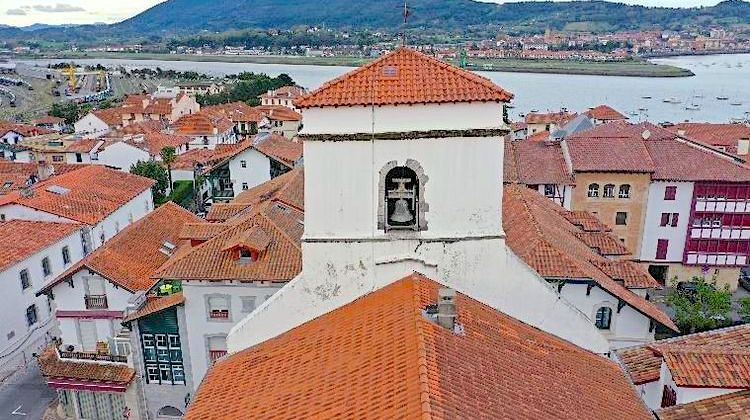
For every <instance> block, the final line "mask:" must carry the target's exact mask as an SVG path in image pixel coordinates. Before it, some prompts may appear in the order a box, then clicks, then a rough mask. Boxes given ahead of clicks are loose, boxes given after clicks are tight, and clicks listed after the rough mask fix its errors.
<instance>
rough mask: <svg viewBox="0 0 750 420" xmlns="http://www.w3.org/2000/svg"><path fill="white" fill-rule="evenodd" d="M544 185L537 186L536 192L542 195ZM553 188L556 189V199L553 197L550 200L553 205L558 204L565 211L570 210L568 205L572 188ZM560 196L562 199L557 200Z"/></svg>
mask: <svg viewBox="0 0 750 420" xmlns="http://www.w3.org/2000/svg"><path fill="white" fill-rule="evenodd" d="M544 185H545V184H539V185H538V186H537V191H538V192H539V194H541V195H544ZM555 187H556V191H558V193H557V197H555V198H554V199H552V198H550V200H552V201H553V202H554V203H555V204H558V205H560V206H562V207H564V208H565V209H567V210H570V208H571V207H570V203H571V200H572V198H573V186H572V185H561V184H560V185H556V186H555ZM560 196H562V199H560V198H559V197H560ZM548 198H549V197H548Z"/></svg>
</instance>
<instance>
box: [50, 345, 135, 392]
mask: <svg viewBox="0 0 750 420" xmlns="http://www.w3.org/2000/svg"><path fill="white" fill-rule="evenodd" d="M37 361H38V362H39V370H40V371H41V373H42V375H43V376H45V377H46V378H48V379H54V378H57V379H61V378H65V379H75V380H82V381H90V382H105V383H107V384H114V385H128V384H129V383H130V382H131V381H132V380H133V378H134V377H135V370H133V368H130V367H128V365H127V364H125V363H99V362H93V361H92V362H89V361H81V360H67V359H60V358H59V357H58V354H57V350H56V349H55V348H54V347H48V348H47V349H46V350H45V351H44V352H43V353H42V354H41V355H39V357H38V359H37Z"/></svg>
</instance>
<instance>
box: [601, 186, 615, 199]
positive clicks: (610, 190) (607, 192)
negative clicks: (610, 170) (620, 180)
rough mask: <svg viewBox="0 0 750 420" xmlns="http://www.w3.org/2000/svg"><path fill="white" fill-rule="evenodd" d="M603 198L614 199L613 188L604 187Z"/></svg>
mask: <svg viewBox="0 0 750 420" xmlns="http://www.w3.org/2000/svg"><path fill="white" fill-rule="evenodd" d="M603 196H604V198H615V186H614V185H612V184H607V185H605V186H604V194H603Z"/></svg>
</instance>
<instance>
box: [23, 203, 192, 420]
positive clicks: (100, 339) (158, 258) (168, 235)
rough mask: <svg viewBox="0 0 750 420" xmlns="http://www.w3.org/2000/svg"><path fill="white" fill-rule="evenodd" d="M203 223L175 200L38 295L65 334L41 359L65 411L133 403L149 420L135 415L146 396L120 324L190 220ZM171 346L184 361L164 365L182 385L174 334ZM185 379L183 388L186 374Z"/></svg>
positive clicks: (79, 413) (105, 410)
mask: <svg viewBox="0 0 750 420" xmlns="http://www.w3.org/2000/svg"><path fill="white" fill-rule="evenodd" d="M200 220H201V219H199V218H198V217H196V216H195V215H193V214H192V213H190V212H189V211H187V210H185V209H183V208H182V207H180V206H178V205H176V204H174V203H171V202H168V203H166V204H164V205H162V206H161V207H159V208H158V209H156V210H154V211H153V212H151V213H150V214H148V215H147V216H145V217H143V218H142V219H140V220H138V221H137V222H135V223H133V224H132V225H130V226H128V227H127V228H125V229H124V230H122V231H121V232H120V233H118V234H117V235H115V236H114V237H113V238H112V239H111V240H109V241H108V242H107V243H106V244H105V245H103V246H102V247H100V248H99V249H97V250H96V251H94V252H93V253H91V254H90V255H88V256H87V257H86V258H84V259H83V260H81V261H79V262H78V263H76V264H73V265H72V266H70V267H68V269H67V270H65V272H64V273H62V274H59V275H58V276H56V277H55V278H53V279H51V280H50V281H49V282H48V283H47V284H46V285H45V286H44V288H42V289H41V290H40V291H39V292H38V293H37V294H38V295H42V294H44V295H47V296H49V297H50V298H51V299H52V300H53V302H54V308H55V317H56V318H57V321H58V323H59V328H60V331H61V335H60V336H59V342H58V344H57V345H56V346H53V347H52V348H50V349H49V350H48V351H47V352H46V353H45V355H44V356H43V357H42V358H40V361H39V362H40V366H41V370H42V373H43V375H44V376H45V377H46V379H47V383H48V384H49V386H50V387H52V388H55V389H57V390H58V392H59V395H60V399H59V401H60V404H61V409H62V411H64V412H66V413H72V414H68V415H69V416H71V417H73V418H80V419H84V418H85V419H90V418H107V415H108V414H109V415H111V413H115V414H117V413H119V412H122V411H121V410H122V409H124V408H125V407H127V408H128V409H129V410H130V412H131V415H134V418H143V417H142V416H139V415H136V413H137V412H138V411H139V408H138V406H137V404H134V402H137V401H138V399H139V397H140V394H139V393H138V390H137V389H136V387H134V386H132V385H133V379H134V378H135V375H134V372H135V371H134V369H133V360H132V357H130V355H131V352H132V350H131V344H130V337H129V332H128V331H127V330H124V329H123V328H122V326H121V325H120V324H121V322H122V321H123V319H124V318H125V311H126V309H127V307H128V305H131V304H132V303H133V302H134V301H137V300H138V299H139V298H140V299H142V298H143V294H144V293H145V292H146V291H148V290H149V289H151V288H152V287H153V286H154V285H155V284H156V282H157V281H156V280H155V279H152V278H151V275H152V274H153V273H154V272H155V271H156V270H157V269H158V268H159V267H160V266H161V265H163V264H164V263H165V262H167V260H169V259H170V257H171V256H172V255H173V254H174V253H175V252H177V248H178V246H179V245H180V244H181V241H180V237H179V234H180V231H181V230H182V228H183V225H184V224H186V223H196V222H200ZM166 341H168V340H167V338H166V337H165V343H166ZM170 343H172V344H174V346H173V347H174V348H173V350H174V351H173V352H172V354H171V355H168V356H167V358H168V359H169V358H170V357H171V358H172V359H173V360H174V361H175V362H177V360H180V362H179V363H171V362H170V361H169V360H167V361H166V362H165V361H164V360H163V355H162V356H160V358H161V359H160V360H162V364H164V363H166V364H167V365H168V369H169V370H170V377H172V375H174V378H175V381H177V382H179V381H180V379H179V378H180V373H179V372H180V371H182V370H184V368H183V366H182V362H181V357H178V356H177V355H176V353H178V352H181V346H180V345H179V341H176V342H175V341H174V339H173V340H172V341H170ZM172 359H170V360H172ZM116 378H121V379H120V380H116ZM182 378H183V379H182V385H183V386H184V374H183V375H182ZM93 394H97V395H96V396H94V395H93ZM100 398H106V399H113V400H117V404H115V405H116V406H124V407H122V408H121V410H120V411H118V410H116V409H115V410H111V409H110V407H109V405H108V404H98V403H97V404H90V405H89V402H91V401H94V400H95V399H96V400H97V401H98V400H99V399H100ZM113 403H114V402H113ZM93 412H95V413H96V414H95V415H92V413H93Z"/></svg>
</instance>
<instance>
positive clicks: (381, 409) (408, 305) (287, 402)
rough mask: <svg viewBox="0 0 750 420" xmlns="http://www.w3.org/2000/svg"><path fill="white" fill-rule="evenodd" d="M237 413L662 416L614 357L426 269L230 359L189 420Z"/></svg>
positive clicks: (583, 418) (212, 377)
mask: <svg viewBox="0 0 750 420" xmlns="http://www.w3.org/2000/svg"><path fill="white" fill-rule="evenodd" d="M260 390H262V392H260ZM342 396H345V397H342ZM235 417H236V418H248V419H249V418H257V419H260V418H263V419H290V418H296V419H317V418H332V419H343V418H361V419H377V418H400V419H433V418H434V419H451V418H466V419H480V418H486V419H503V418H517V419H525V418H528V419H576V420H599V419H614V418H618V419H644V420H645V419H650V418H652V416H651V413H650V412H649V410H648V408H647V407H646V406H645V405H644V404H643V402H642V401H640V399H639V398H638V395H637V394H636V393H635V390H634V389H633V387H632V385H631V384H630V383H629V382H628V380H627V378H626V377H625V375H624V374H623V372H622V371H621V370H620V367H619V366H618V365H617V364H616V363H614V362H613V361H611V360H608V359H606V358H603V357H600V356H598V355H595V354H593V353H590V352H587V351H585V350H582V349H581V348H579V347H576V346H574V345H572V344H571V343H570V342H567V341H565V340H561V339H559V338H557V337H555V336H553V335H550V334H548V333H545V332H544V331H540V330H539V329H536V328H533V327H531V326H530V325H527V324H524V323H523V322H520V321H518V320H517V319H514V318H513V317H511V316H508V315H507V314H504V313H502V312H500V311H498V310H496V309H494V308H492V307H491V306H488V305H486V304H483V303H481V302H480V301H478V300H476V299H473V298H471V297H470V296H467V295H465V294H463V293H456V291H454V290H453V289H450V288H447V287H445V285H443V284H442V283H439V282H437V281H433V280H431V279H429V278H427V277H425V276H423V275H420V274H416V273H414V274H411V275H409V276H407V277H405V278H403V279H401V280H395V281H392V282H390V284H389V285H386V286H384V287H382V288H378V289H375V290H372V291H368V292H367V293H366V294H364V295H363V296H361V297H360V298H358V299H356V300H354V301H352V302H350V303H348V304H345V305H343V306H341V307H339V308H336V309H334V310H332V311H330V312H328V313H325V314H323V315H321V316H319V317H316V318H315V319H313V320H311V321H310V322H307V323H304V324H301V325H298V326H295V327H294V328H292V329H291V330H289V331H287V332H285V333H283V334H281V335H279V336H277V337H276V338H274V339H273V340H268V341H264V342H261V343H259V344H257V345H255V346H252V347H249V348H247V349H244V350H241V351H239V352H237V353H234V354H232V355H230V356H228V357H226V358H224V359H222V360H220V361H219V362H218V363H217V364H216V365H215V366H214V367H213V368H212V369H211V371H210V372H209V374H208V375H207V376H206V378H205V379H204V380H203V383H201V386H200V388H199V389H198V391H197V392H196V394H195V396H194V397H193V399H192V401H191V403H190V406H189V409H188V412H187V415H186V416H185V418H186V419H187V420H214V419H215V420H223V419H227V418H235Z"/></svg>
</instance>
